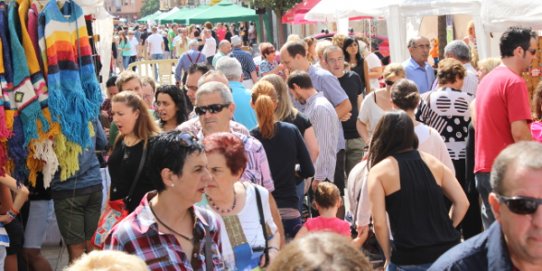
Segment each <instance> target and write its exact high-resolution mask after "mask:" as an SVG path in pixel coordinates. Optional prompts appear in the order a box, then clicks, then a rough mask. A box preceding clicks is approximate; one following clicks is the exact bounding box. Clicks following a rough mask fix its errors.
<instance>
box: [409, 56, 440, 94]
mask: <svg viewBox="0 0 542 271" xmlns="http://www.w3.org/2000/svg"><path fill="white" fill-rule="evenodd" d="M403 67H404V68H405V74H406V78H407V79H409V80H412V81H414V83H416V86H418V90H419V91H420V93H424V92H427V91H429V90H431V86H432V85H433V81H435V71H434V70H433V68H432V67H431V65H429V64H428V63H427V62H425V66H423V67H422V66H420V65H418V63H416V61H414V59H412V57H411V58H409V59H408V60H407V61H405V62H403Z"/></svg>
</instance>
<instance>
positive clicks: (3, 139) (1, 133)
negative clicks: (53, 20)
mask: <svg viewBox="0 0 542 271" xmlns="http://www.w3.org/2000/svg"><path fill="white" fill-rule="evenodd" d="M3 55H4V48H3V44H2V41H1V40H0V85H2V84H3V83H5V82H6V78H5V77H4V75H5V70H4V58H3V57H2V56H3ZM5 119H6V113H5V111H4V95H0V175H2V176H3V175H5V174H6V170H5V169H6V168H5V167H6V165H7V163H8V148H7V147H8V146H7V142H8V138H9V137H10V136H11V131H10V130H9V129H8V127H7V125H6V121H5Z"/></svg>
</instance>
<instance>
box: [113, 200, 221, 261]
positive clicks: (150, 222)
mask: <svg viewBox="0 0 542 271" xmlns="http://www.w3.org/2000/svg"><path fill="white" fill-rule="evenodd" d="M154 196H155V194H154V193H153V192H150V193H148V194H147V195H145V197H144V198H143V200H142V201H141V204H140V205H139V206H138V207H137V209H136V210H135V211H134V212H133V213H131V214H130V215H128V216H127V217H126V218H125V219H124V220H122V221H121V222H120V223H119V224H117V225H116V226H115V227H114V228H113V230H112V232H111V234H110V235H109V236H108V237H107V240H106V242H105V244H106V245H105V249H112V250H121V251H125V252H127V253H130V254H134V255H137V256H139V257H140V258H142V259H143V260H144V261H145V262H146V263H147V265H148V266H149V268H150V270H180V271H192V270H205V268H206V267H205V235H206V234H210V235H211V238H212V240H213V244H212V258H213V264H214V266H215V269H214V270H224V263H223V260H222V256H221V255H220V250H219V247H220V226H219V224H218V223H219V222H218V220H217V218H216V216H215V215H214V214H212V213H211V212H209V211H207V210H205V209H203V208H200V207H197V206H194V207H193V208H192V209H190V210H191V213H192V215H193V216H195V221H196V222H195V223H194V238H195V241H194V255H193V257H194V258H193V259H190V258H189V257H188V256H187V255H186V254H185V253H184V252H183V250H182V248H181V245H180V244H179V242H178V241H177V239H176V238H175V236H174V235H172V234H165V233H160V232H158V224H157V223H156V220H155V217H154V215H153V214H152V211H151V210H150V207H149V201H150V199H151V198H152V197H154ZM204 225H206V226H207V228H208V229H209V233H207V232H206V231H205V226H204ZM198 233H199V234H198ZM198 237H200V238H198ZM192 263H193V264H194V266H192Z"/></svg>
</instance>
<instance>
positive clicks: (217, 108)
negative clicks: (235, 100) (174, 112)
mask: <svg viewBox="0 0 542 271" xmlns="http://www.w3.org/2000/svg"><path fill="white" fill-rule="evenodd" d="M229 105H230V104H229V103H226V104H210V105H207V106H196V107H195V108H194V112H196V114H197V115H198V116H201V115H205V113H207V112H209V113H211V114H216V113H218V112H221V111H222V110H223V109H224V108H226V107H228V106H229Z"/></svg>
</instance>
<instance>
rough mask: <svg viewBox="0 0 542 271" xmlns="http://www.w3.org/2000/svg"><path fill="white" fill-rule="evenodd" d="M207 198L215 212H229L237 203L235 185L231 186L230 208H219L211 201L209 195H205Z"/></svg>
mask: <svg viewBox="0 0 542 271" xmlns="http://www.w3.org/2000/svg"><path fill="white" fill-rule="evenodd" d="M207 199H208V200H209V203H210V204H211V207H213V209H215V210H216V211H217V212H219V213H222V214H225V213H229V212H231V211H233V209H235V206H236V205H237V192H235V186H234V187H233V204H232V206H231V208H229V209H222V208H220V207H219V206H218V205H216V203H215V202H214V201H213V199H212V198H211V197H209V195H207Z"/></svg>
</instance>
